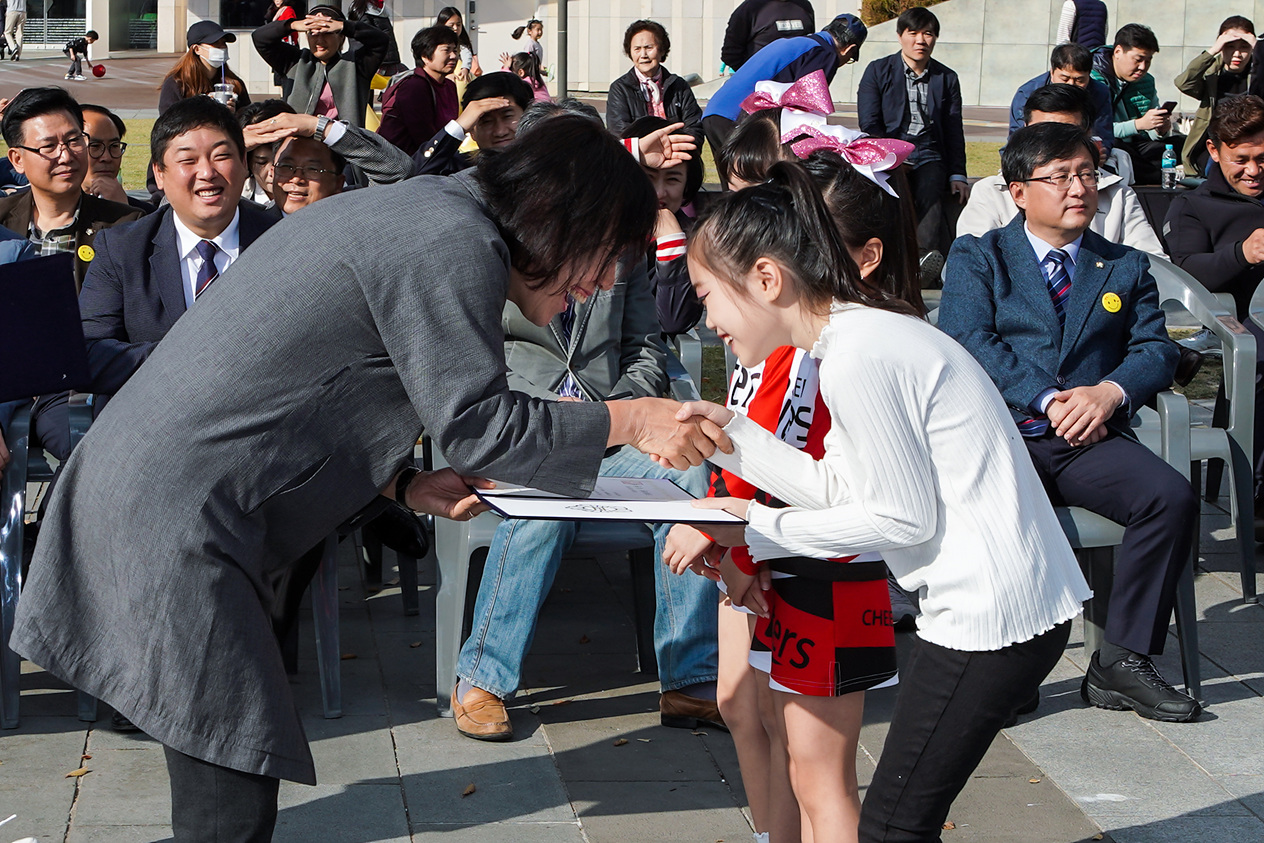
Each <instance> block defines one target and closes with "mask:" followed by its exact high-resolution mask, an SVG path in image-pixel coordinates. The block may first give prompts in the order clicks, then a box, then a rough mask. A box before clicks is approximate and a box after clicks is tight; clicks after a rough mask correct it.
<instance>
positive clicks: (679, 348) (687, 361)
mask: <svg viewBox="0 0 1264 843" xmlns="http://www.w3.org/2000/svg"><path fill="white" fill-rule="evenodd" d="M671 342H672V346H673V347H675V349H676V356H677V357H678V358H680V364H681V365H682V366H684V367H685V371H686V372H688V373H689V377H690V378H692V379H693V382H694V383H695V384H699V383H702V339H701V337H699V336H698V330H697V329H696V328H693V329H690V330H689V331H687V332H686V333H683V334H677V335H676V336H674V337H672V340H671Z"/></svg>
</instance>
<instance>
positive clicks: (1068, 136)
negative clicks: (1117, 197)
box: [1001, 123, 1101, 184]
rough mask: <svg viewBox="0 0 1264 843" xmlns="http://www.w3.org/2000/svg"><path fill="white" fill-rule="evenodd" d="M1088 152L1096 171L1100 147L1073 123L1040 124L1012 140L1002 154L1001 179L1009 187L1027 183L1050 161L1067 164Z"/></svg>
mask: <svg viewBox="0 0 1264 843" xmlns="http://www.w3.org/2000/svg"><path fill="white" fill-rule="evenodd" d="M1083 151H1087V152H1088V154H1089V158H1090V159H1091V160H1092V161H1093V166H1094V167H1096V166H1097V165H1098V164H1099V163H1100V162H1101V159H1100V157H1099V155H1098V152H1097V144H1095V143H1093V141H1092V139H1091V138H1089V136H1088V133H1087V132H1085V131H1084V130H1083V129H1081V128H1080V127H1079V126H1072V125H1071V124H1069V123H1037V124H1036V125H1034V126H1024V127H1023V128H1021V129H1019V130H1018V131H1017V132H1015V133H1014V134H1012V135H1010V136H1009V142H1008V143H1007V144H1005V148H1004V149H1003V150H1001V177H1002V178H1004V179H1005V183H1006V184H1010V183H1012V182H1016V181H1027V179H1029V178H1031V174H1032V173H1034V172H1035V171H1036V169H1037V168H1039V167H1043V166H1044V165H1045V164H1048V163H1049V162H1050V161H1064V160H1066V159H1068V158H1072V157H1074V156H1076V155H1078V154H1079V153H1080V152H1083Z"/></svg>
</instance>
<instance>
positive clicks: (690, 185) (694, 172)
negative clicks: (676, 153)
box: [623, 114, 703, 205]
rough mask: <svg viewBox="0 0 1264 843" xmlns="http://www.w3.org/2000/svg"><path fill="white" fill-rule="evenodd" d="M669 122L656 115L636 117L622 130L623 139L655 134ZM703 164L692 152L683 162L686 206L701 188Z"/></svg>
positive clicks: (698, 155) (699, 157) (668, 124)
mask: <svg viewBox="0 0 1264 843" xmlns="http://www.w3.org/2000/svg"><path fill="white" fill-rule="evenodd" d="M670 125H671V122H670V121H668V120H664V119H663V118H662V117H659V116H658V115H656V114H647V115H645V116H644V117H638V118H637V119H636V120H633V121H632V122H631V123H629V124H628V125H627V128H625V129H624V130H623V139H624V140H627V139H628V138H643V137H645V136H646V135H648V134H650V133H651V132H657V131H658V130H659V129H663V128H666V127H667V126H670ZM702 177H703V164H702V156H701V155H700V154H698V153H697V151H695V152H694V154H693V156H691V157H690V159H689V160H688V161H686V162H685V204H686V205H688V204H689V203H690V202H692V201H693V198H694V197H695V196H697V195H698V190H699V189H700V188H701V187H702Z"/></svg>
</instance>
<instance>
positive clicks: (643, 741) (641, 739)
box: [637, 738, 650, 743]
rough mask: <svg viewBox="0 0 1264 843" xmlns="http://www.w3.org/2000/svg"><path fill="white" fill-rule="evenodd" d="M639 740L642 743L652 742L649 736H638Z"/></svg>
mask: <svg viewBox="0 0 1264 843" xmlns="http://www.w3.org/2000/svg"><path fill="white" fill-rule="evenodd" d="M637 740H638V741H640V742H641V743H649V742H650V739H649V738H637Z"/></svg>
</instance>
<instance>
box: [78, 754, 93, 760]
mask: <svg viewBox="0 0 1264 843" xmlns="http://www.w3.org/2000/svg"><path fill="white" fill-rule="evenodd" d="M91 759H92V756H91V755H89V754H88V753H86V752H85V753H84V754H83V755H80V756H79V760H80V761H81V762H82V761H90V760H91Z"/></svg>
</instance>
